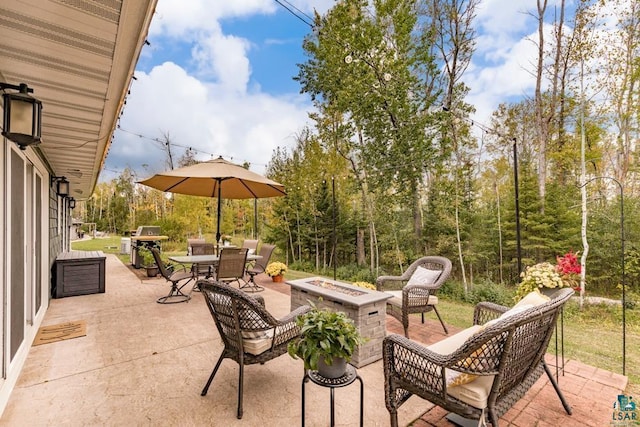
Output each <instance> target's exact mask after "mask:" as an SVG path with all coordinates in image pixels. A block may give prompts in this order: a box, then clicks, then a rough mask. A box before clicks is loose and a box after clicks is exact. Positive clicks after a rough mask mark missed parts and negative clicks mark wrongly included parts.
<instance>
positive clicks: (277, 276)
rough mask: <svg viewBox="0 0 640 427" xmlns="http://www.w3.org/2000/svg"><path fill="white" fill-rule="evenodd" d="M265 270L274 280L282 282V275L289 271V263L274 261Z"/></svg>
mask: <svg viewBox="0 0 640 427" xmlns="http://www.w3.org/2000/svg"><path fill="white" fill-rule="evenodd" d="M264 272H265V273H267V274H268V275H269V276H271V279H272V280H273V281H274V282H282V276H284V273H286V272H287V265H286V264H284V263H281V262H272V263H269V265H267V268H265V269H264Z"/></svg>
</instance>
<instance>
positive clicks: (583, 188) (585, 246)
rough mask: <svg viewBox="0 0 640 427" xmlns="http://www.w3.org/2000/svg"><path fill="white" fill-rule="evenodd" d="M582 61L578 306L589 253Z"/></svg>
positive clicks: (583, 290) (584, 286)
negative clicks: (580, 250) (580, 254)
mask: <svg viewBox="0 0 640 427" xmlns="http://www.w3.org/2000/svg"><path fill="white" fill-rule="evenodd" d="M584 109H585V105H584V61H583V62H582V64H581V68H580V133H581V138H580V183H581V185H580V197H581V200H582V225H581V227H580V234H581V235H582V257H580V308H582V306H583V304H584V292H585V288H586V286H587V284H586V280H585V278H586V276H587V255H589V241H588V240H587V218H588V215H587V214H588V212H587V182H586V179H587V172H586V166H585V146H586V135H585V126H584V119H585V117H584Z"/></svg>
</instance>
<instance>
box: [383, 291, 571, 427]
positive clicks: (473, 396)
mask: <svg viewBox="0 0 640 427" xmlns="http://www.w3.org/2000/svg"><path fill="white" fill-rule="evenodd" d="M572 294H573V290H572V289H571V288H563V289H560V290H559V291H558V292H556V293H555V295H554V296H553V298H551V299H550V300H549V301H547V302H544V303H542V304H540V305H536V306H531V305H529V306H528V307H529V308H526V306H525V307H521V311H520V310H515V309H513V310H512V311H511V312H510V313H509V314H510V315H507V314H505V315H504V316H502V317H501V318H499V319H498V320H492V319H496V318H498V316H500V315H501V314H503V313H505V312H506V311H507V310H508V309H507V307H503V306H500V305H496V304H492V303H486V302H484V303H480V304H478V305H477V306H476V309H475V312H474V318H473V322H474V326H472V327H470V328H467V329H465V330H464V331H461V332H459V333H457V334H455V335H453V336H451V337H448V338H446V339H444V340H442V341H440V342H438V343H435V344H433V345H431V346H429V347H425V346H423V345H421V344H419V343H417V342H414V341H411V340H409V339H408V338H406V337H403V336H401V335H398V334H394V335H389V336H387V337H385V339H384V341H383V365H384V376H385V404H386V406H387V410H388V411H389V414H390V416H391V425H392V426H394V427H396V426H397V425H398V408H400V406H401V405H402V404H403V403H404V402H405V401H406V400H407V399H408V398H409V397H410V396H411V395H413V394H415V395H416V396H419V397H421V398H423V399H425V400H428V401H429V402H432V403H434V404H436V405H438V406H440V407H442V408H444V409H446V410H448V411H450V412H453V413H455V414H458V415H460V416H462V417H465V418H471V419H476V420H478V425H486V418H487V417H488V421H489V422H491V424H492V425H493V426H494V427H496V426H497V425H498V419H499V418H500V417H501V416H502V415H503V414H504V413H505V412H507V411H508V410H509V408H511V406H513V404H515V403H516V402H517V401H518V400H520V398H522V396H524V394H525V393H526V392H527V391H528V390H529V388H531V386H532V385H533V384H534V383H535V382H536V381H537V380H538V378H539V377H540V376H541V375H542V372H543V371H544V372H546V373H547V376H548V378H549V380H550V382H551V384H552V385H553V387H554V388H555V391H556V393H557V394H558V397H559V398H560V401H561V402H562V405H563V406H564V409H565V411H566V412H567V414H569V415H571V407H570V406H569V404H568V403H567V402H566V400H565V398H564V396H563V395H562V392H561V391H560V389H559V388H558V384H557V382H556V381H555V379H554V378H553V375H552V373H551V371H550V369H549V367H548V366H547V364H546V363H545V361H544V355H545V353H546V351H547V346H548V345H549V339H550V338H551V336H552V334H553V331H554V328H555V326H556V320H557V317H558V314H559V313H560V311H561V309H562V307H563V306H564V304H565V303H566V302H567V301H568V300H569V298H570V297H571V295H572ZM487 321H490V322H488V323H485V322H487ZM483 324H484V325H483ZM456 375H458V376H460V379H461V381H459V380H458V379H457V378H456ZM456 381H459V382H458V383H457V384H455V383H456Z"/></svg>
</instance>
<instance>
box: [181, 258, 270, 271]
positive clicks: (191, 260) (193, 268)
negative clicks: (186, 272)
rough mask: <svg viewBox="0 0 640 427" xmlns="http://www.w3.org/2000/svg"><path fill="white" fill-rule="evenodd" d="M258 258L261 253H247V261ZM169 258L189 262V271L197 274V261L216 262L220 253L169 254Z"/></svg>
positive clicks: (182, 262) (183, 262)
mask: <svg viewBox="0 0 640 427" xmlns="http://www.w3.org/2000/svg"><path fill="white" fill-rule="evenodd" d="M259 259H262V256H261V255H256V254H247V262H251V261H256V260H259ZM169 260H170V261H173V262H177V263H180V264H191V271H193V272H194V275H197V272H198V264H199V263H206V264H217V263H218V261H220V255H213V254H211V255H171V256H169Z"/></svg>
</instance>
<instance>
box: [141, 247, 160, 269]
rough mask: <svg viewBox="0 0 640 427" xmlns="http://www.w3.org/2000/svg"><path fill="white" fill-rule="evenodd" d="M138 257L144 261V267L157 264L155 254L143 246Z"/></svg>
mask: <svg viewBox="0 0 640 427" xmlns="http://www.w3.org/2000/svg"><path fill="white" fill-rule="evenodd" d="M138 256H139V257H140V258H141V259H142V263H141V264H142V265H143V266H144V267H148V266H152V265H155V264H156V259H155V258H154V257H153V254H152V253H151V251H150V250H149V249H147V248H146V247H144V246H142V247H140V248H138Z"/></svg>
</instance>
